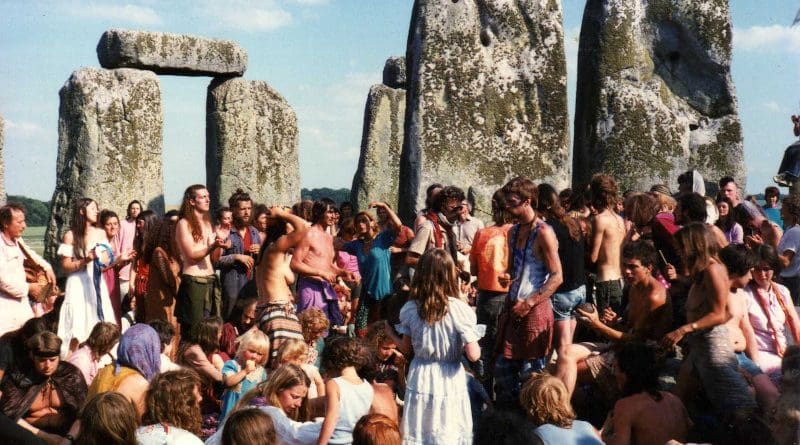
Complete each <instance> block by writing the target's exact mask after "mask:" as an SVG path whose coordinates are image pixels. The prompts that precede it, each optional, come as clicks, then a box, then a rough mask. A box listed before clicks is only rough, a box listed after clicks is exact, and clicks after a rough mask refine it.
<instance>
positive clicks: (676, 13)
mask: <svg viewBox="0 0 800 445" xmlns="http://www.w3.org/2000/svg"><path fill="white" fill-rule="evenodd" d="M730 63H731V21H730V15H729V11H728V2H727V0H648V1H645V0H589V1H588V2H587V3H586V9H585V11H584V15H583V26H582V29H581V38H580V50H579V53H578V88H577V103H576V106H575V109H576V112H575V149H574V155H573V174H574V176H573V181H574V183H575V184H578V183H584V182H587V181H588V180H589V179H590V178H591V175H592V174H593V173H597V172H606V173H609V174H611V175H612V176H614V177H616V178H617V180H618V182H619V183H620V188H621V189H623V190H624V189H636V190H648V189H649V187H650V186H651V185H652V184H656V183H667V184H673V186H674V185H675V184H676V183H677V177H678V175H680V174H681V173H682V172H684V171H686V170H688V169H689V168H694V169H697V170H698V171H699V172H700V173H701V174H702V176H703V177H704V178H707V179H708V180H709V181H713V182H716V180H717V179H719V178H720V177H722V176H725V175H731V176H733V177H734V178H735V179H736V182H737V183H738V184H740V186H742V187H744V181H745V168H744V164H743V147H742V130H741V125H740V123H739V117H738V115H737V103H736V95H735V90H734V87H733V82H732V80H731V73H730Z"/></svg>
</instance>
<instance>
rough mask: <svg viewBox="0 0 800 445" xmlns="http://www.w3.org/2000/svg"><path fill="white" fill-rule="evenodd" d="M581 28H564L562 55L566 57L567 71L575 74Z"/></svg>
mask: <svg viewBox="0 0 800 445" xmlns="http://www.w3.org/2000/svg"><path fill="white" fill-rule="evenodd" d="M580 35H581V28H580V27H579V26H575V27H573V28H567V29H565V30H564V55H565V57H566V58H567V73H569V74H577V72H578V40H579V39H580Z"/></svg>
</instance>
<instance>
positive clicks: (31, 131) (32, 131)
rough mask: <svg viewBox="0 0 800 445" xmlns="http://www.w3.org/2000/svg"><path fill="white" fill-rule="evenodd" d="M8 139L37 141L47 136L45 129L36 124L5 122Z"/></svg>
mask: <svg viewBox="0 0 800 445" xmlns="http://www.w3.org/2000/svg"><path fill="white" fill-rule="evenodd" d="M5 130H6V135H7V138H13V137H17V138H19V139H25V140H30V139H35V138H39V137H42V136H44V135H45V131H44V128H42V127H41V125H39V124H37V123H35V122H29V121H11V120H6V121H5Z"/></svg>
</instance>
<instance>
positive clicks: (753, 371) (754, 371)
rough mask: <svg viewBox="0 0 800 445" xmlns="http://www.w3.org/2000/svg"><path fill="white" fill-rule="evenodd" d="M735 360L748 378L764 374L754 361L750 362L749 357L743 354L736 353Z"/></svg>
mask: <svg viewBox="0 0 800 445" xmlns="http://www.w3.org/2000/svg"><path fill="white" fill-rule="evenodd" d="M736 360H737V361H738V362H739V367H740V368H742V369H744V371H745V372H746V373H748V374H750V377H755V376H757V375H761V374H763V373H764V371H762V370H761V368H759V367H758V365H756V363H755V362H754V361H752V360H750V357H748V356H747V355H745V353H744V352H737V353H736Z"/></svg>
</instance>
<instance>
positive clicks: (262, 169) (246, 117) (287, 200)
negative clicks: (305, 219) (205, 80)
mask: <svg viewBox="0 0 800 445" xmlns="http://www.w3.org/2000/svg"><path fill="white" fill-rule="evenodd" d="M297 145H298V132H297V117H296V116H295V113H294V110H293V109H292V107H291V106H289V104H288V103H287V102H286V99H284V98H283V96H281V95H280V94H279V93H278V92H277V91H275V90H274V89H272V88H271V87H270V86H269V85H267V83H266V82H263V81H258V80H244V79H240V78H235V79H229V80H222V79H214V80H213V81H211V84H210V85H209V86H208V96H207V102H206V178H207V182H206V185H207V186H208V189H209V191H210V193H211V199H212V203H213V205H214V206H215V207H218V206H219V205H220V203H226V202H227V200H228V197H229V196H230V195H231V194H232V193H233V192H234V191H235V190H236V189H237V188H242V189H244V190H246V191H248V192H249V193H250V196H251V197H252V198H253V200H254V201H255V202H261V203H266V204H284V205H291V204H293V203H295V202H297V201H298V200H299V199H300V168H299V161H298V152H297Z"/></svg>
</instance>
